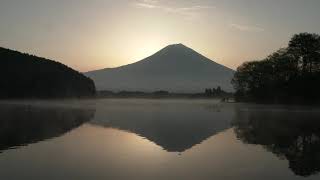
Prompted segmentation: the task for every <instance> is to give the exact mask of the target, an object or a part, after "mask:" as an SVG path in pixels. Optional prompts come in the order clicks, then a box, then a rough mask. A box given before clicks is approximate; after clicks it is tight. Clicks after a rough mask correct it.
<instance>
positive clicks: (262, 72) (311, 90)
mask: <svg viewBox="0 0 320 180" xmlns="http://www.w3.org/2000/svg"><path fill="white" fill-rule="evenodd" d="M319 61H320V36H319V35H316V34H309V33H301V34H297V35H294V36H293V37H292V39H291V41H290V42H289V46H288V47H287V48H283V49H280V50H278V51H277V52H275V53H273V54H271V55H270V56H268V57H267V58H266V59H264V60H261V61H251V62H246V63H243V64H242V65H241V66H239V67H238V68H237V71H236V73H235V75H234V78H233V79H232V84H233V86H234V88H235V89H236V93H235V96H236V99H237V100H239V101H257V102H273V103H277V102H284V103H297V102H299V103H300V102H304V103H317V102H320V93H319V92H320V62H319Z"/></svg>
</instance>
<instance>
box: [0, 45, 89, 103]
mask: <svg viewBox="0 0 320 180" xmlns="http://www.w3.org/2000/svg"><path fill="white" fill-rule="evenodd" d="M0 68H1V69H0V84H1V88H0V98H65V97H86V96H92V95H94V94H95V85H94V82H93V81H92V80H91V79H90V78H88V77H86V76H84V75H83V74H81V73H79V72H77V71H75V70H73V69H71V68H69V67H67V66H65V65H63V64H61V63H58V62H55V61H51V60H48V59H44V58H40V57H36V56H33V55H29V54H24V53H20V52H17V51H13V50H9V49H5V48H1V47H0Z"/></svg>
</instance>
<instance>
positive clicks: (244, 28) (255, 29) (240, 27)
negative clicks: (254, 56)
mask: <svg viewBox="0 0 320 180" xmlns="http://www.w3.org/2000/svg"><path fill="white" fill-rule="evenodd" d="M229 26H230V27H231V28H234V29H237V30H240V31H246V32H262V31H265V29H264V28H262V27H258V26H253V25H243V24H235V23H230V24H229Z"/></svg>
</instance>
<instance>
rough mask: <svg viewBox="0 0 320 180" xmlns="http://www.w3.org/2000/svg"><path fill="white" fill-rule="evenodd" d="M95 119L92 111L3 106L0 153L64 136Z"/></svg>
mask: <svg viewBox="0 0 320 180" xmlns="http://www.w3.org/2000/svg"><path fill="white" fill-rule="evenodd" d="M93 116H94V111H93V110H83V109H67V108H35V107H30V106H15V107H12V106H10V107H9V106H1V107H0V117H1V118H0V152H1V151H3V150H7V149H10V148H15V147H17V146H24V145H27V144H30V143H35V142H38V141H42V140H45V139H49V138H53V137H57V136H61V135H62V134H64V133H66V132H68V131H70V130H72V129H74V128H76V127H78V126H80V125H82V124H83V123H85V122H87V121H89V120H90V119H91V118H93Z"/></svg>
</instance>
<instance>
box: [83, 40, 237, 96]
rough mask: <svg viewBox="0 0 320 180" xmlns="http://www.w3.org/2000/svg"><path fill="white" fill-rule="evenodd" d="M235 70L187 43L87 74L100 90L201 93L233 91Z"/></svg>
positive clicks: (170, 46)
mask: <svg viewBox="0 0 320 180" xmlns="http://www.w3.org/2000/svg"><path fill="white" fill-rule="evenodd" d="M233 74H234V71H233V70H232V69H229V68H227V67H225V66H223V65H220V64H218V63H216V62H214V61H212V60H210V59H208V58H206V57H204V56H203V55H201V54H199V53H197V52H196V51H194V50H192V49H190V48H188V47H186V46H184V45H183V44H174V45H169V46H167V47H165V48H163V49H162V50H160V51H158V52H157V53H155V54H154V55H152V56H150V57H147V58H145V59H143V60H141V61H138V62H136V63H133V64H129V65H125V66H121V67H117V68H106V69H102V70H97V71H91V72H87V73H85V75H87V76H88V77H90V78H92V79H93V80H94V81H95V84H96V86H97V89H98V90H112V91H121V90H129V91H145V92H152V91H157V90H167V91H170V92H184V93H198V92H203V91H204V89H205V88H209V87H217V86H221V88H222V89H223V90H226V91H232V90H233V88H232V86H231V83H230V82H231V79H232V77H233Z"/></svg>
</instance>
